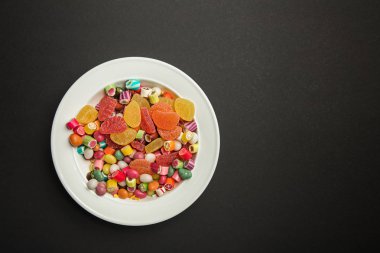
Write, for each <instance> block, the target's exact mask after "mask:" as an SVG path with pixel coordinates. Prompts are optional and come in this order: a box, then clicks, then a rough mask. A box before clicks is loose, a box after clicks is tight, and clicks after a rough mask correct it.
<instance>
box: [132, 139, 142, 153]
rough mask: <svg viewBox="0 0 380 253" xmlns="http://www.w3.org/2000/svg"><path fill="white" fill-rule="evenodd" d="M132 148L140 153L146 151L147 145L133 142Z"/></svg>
mask: <svg viewBox="0 0 380 253" xmlns="http://www.w3.org/2000/svg"><path fill="white" fill-rule="evenodd" d="M131 146H132V148H134V149H136V150H138V151H143V150H144V149H145V145H144V144H142V143H141V142H138V141H132V142H131Z"/></svg>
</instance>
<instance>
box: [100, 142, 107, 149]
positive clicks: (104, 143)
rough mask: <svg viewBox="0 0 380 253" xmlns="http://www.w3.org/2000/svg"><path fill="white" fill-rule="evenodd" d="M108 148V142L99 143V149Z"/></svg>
mask: <svg viewBox="0 0 380 253" xmlns="http://www.w3.org/2000/svg"><path fill="white" fill-rule="evenodd" d="M106 146H107V143H106V141H101V142H99V147H100V148H105V147H106Z"/></svg>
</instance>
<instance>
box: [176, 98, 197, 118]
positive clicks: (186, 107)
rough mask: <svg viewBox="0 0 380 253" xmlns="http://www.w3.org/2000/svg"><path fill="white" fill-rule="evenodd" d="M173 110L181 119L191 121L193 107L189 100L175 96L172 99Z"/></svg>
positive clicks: (193, 112) (193, 111)
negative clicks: (173, 99) (175, 97)
mask: <svg viewBox="0 0 380 253" xmlns="http://www.w3.org/2000/svg"><path fill="white" fill-rule="evenodd" d="M174 110H175V112H176V113H177V114H178V115H179V117H180V118H181V119H183V120H186V121H192V120H193V118H194V114H195V107H194V104H193V102H191V101H190V100H187V99H184V98H177V99H176V100H175V101H174Z"/></svg>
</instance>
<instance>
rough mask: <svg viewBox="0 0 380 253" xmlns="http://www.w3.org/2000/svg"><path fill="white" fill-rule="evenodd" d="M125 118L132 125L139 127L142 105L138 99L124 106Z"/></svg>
mask: <svg viewBox="0 0 380 253" xmlns="http://www.w3.org/2000/svg"><path fill="white" fill-rule="evenodd" d="M124 120H125V122H126V123H127V124H128V126H130V127H138V126H139V125H140V122H141V113H140V106H139V104H138V103H137V102H136V101H131V102H129V104H128V105H127V106H126V107H125V108H124Z"/></svg>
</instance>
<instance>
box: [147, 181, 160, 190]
mask: <svg viewBox="0 0 380 253" xmlns="http://www.w3.org/2000/svg"><path fill="white" fill-rule="evenodd" d="M159 186H160V184H159V183H158V182H157V181H152V182H150V183H149V184H148V190H149V191H155V190H157V189H158V187H159Z"/></svg>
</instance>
